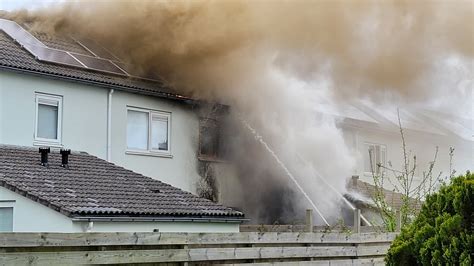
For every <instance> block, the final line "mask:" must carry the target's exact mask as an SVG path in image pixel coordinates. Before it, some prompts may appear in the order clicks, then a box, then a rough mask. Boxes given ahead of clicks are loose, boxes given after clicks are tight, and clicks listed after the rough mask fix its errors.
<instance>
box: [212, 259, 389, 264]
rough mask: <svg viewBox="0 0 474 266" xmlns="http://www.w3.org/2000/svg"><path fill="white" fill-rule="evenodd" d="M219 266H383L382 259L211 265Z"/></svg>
mask: <svg viewBox="0 0 474 266" xmlns="http://www.w3.org/2000/svg"><path fill="white" fill-rule="evenodd" d="M213 265H216V266H217V265H219V266H238V265H256V266H271V265H282V266H283V265H288V266H306V265H318V266H325V265H327V266H330V265H351V266H352V265H385V263H384V259H383V258H363V259H334V260H316V261H282V262H278V261H275V262H260V263H258V262H257V263H238V264H213Z"/></svg>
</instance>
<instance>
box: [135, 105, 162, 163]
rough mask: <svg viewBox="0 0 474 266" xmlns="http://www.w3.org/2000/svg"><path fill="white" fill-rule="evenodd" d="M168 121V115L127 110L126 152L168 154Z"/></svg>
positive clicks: (150, 111)
mask: <svg viewBox="0 0 474 266" xmlns="http://www.w3.org/2000/svg"><path fill="white" fill-rule="evenodd" d="M170 120H171V114H170V113H166V112H159V111H152V110H143V109H137V108H129V109H128V110H127V150H128V151H132V152H134V151H135V152H142V153H143V152H144V153H166V154H169V153H170V142H169V140H170Z"/></svg>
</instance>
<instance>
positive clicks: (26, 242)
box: [0, 232, 395, 265]
mask: <svg viewBox="0 0 474 266" xmlns="http://www.w3.org/2000/svg"><path fill="white" fill-rule="evenodd" d="M394 237H395V234H394V233H360V234H350V233H347V234H346V233H311V232H299V233H295V232H285V233H279V232H264V233H258V232H242V233H64V234H63V233H0V265H45V264H49V265H70V264H121V263H170V264H172V265H175V264H176V265H179V264H183V263H186V264H188V265H189V264H191V265H192V264H211V263H215V264H227V263H229V264H240V263H249V262H250V263H271V264H278V263H282V265H291V264H296V265H303V264H305V263H306V262H308V263H309V261H312V262H311V263H317V264H322V265H324V264H326V263H330V262H331V263H332V264H339V263H342V264H344V263H349V264H352V263H358V264H364V263H368V264H378V263H383V256H384V255H385V254H386V251H387V249H388V247H389V245H390V243H391V241H392V240H393V239H394ZM305 261H306V262H305Z"/></svg>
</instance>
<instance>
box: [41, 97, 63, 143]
mask: <svg viewBox="0 0 474 266" xmlns="http://www.w3.org/2000/svg"><path fill="white" fill-rule="evenodd" d="M62 100H63V99H62V97H61V96H54V95H47V94H36V128H35V141H36V142H39V143H56V144H60V143H61V114H62Z"/></svg>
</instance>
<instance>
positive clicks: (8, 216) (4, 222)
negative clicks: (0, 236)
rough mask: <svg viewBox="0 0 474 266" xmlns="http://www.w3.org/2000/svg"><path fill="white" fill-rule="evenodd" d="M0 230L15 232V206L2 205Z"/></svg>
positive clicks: (0, 208) (0, 209)
mask: <svg viewBox="0 0 474 266" xmlns="http://www.w3.org/2000/svg"><path fill="white" fill-rule="evenodd" d="M0 232H13V207H0Z"/></svg>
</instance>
